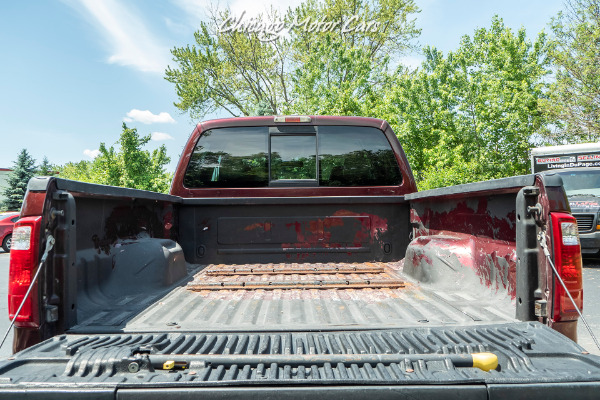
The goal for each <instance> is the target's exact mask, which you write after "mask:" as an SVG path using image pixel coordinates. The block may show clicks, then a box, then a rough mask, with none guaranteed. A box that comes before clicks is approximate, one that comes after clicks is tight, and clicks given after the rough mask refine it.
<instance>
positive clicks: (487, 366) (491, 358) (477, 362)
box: [471, 353, 498, 372]
mask: <svg viewBox="0 0 600 400" xmlns="http://www.w3.org/2000/svg"><path fill="white" fill-rule="evenodd" d="M471 355H472V356H473V367H474V368H479V369H480V370H482V371H485V372H488V371H490V370H492V369H496V368H497V367H498V356H497V355H495V354H494V353H473V354H471Z"/></svg>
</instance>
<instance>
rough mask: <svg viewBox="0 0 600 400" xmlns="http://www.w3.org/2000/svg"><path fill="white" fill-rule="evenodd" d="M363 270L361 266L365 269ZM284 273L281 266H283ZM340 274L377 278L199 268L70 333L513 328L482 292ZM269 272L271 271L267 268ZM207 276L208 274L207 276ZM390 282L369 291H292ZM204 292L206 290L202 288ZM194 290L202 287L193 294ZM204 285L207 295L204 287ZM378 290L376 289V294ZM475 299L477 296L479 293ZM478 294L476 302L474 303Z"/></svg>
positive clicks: (508, 312) (510, 308)
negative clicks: (323, 285) (500, 324)
mask: <svg viewBox="0 0 600 400" xmlns="http://www.w3.org/2000/svg"><path fill="white" fill-rule="evenodd" d="M367 264H368V265H367ZM286 265H289V264H286ZM335 265H336V266H339V267H340V268H342V270H343V271H346V272H347V270H348V268H357V270H358V271H369V269H370V268H374V267H383V269H384V270H383V271H382V272H378V273H373V272H364V273H360V272H358V273H333V274H332V273H326V274H319V273H313V274H311V273H306V272H308V271H305V272H304V273H300V274H294V273H289V272H287V273H284V274H276V273H270V274H256V273H255V274H252V273H248V270H251V269H254V270H257V271H260V270H261V269H265V268H266V269H270V268H273V265H266V264H262V265H244V266H237V267H241V268H242V269H240V271H242V270H244V271H246V272H244V273H242V274H239V275H236V274H235V273H232V270H233V269H234V268H235V267H236V266H222V268H223V270H224V271H226V273H224V275H223V276H220V275H219V274H218V273H215V272H214V271H215V270H218V268H219V266H209V267H207V268H203V269H201V270H200V272H198V270H196V271H195V272H196V274H194V273H192V274H190V277H189V278H188V280H187V282H184V283H183V284H181V283H180V285H179V286H176V287H174V288H173V289H172V290H170V291H168V292H166V294H165V293H163V295H161V296H160V297H158V298H156V299H148V298H139V296H136V297H131V298H125V299H123V301H121V302H119V306H118V307H116V306H113V307H112V308H110V309H105V310H102V311H101V312H98V313H96V314H95V315H94V316H92V317H91V318H87V319H86V320H83V321H80V322H79V324H78V325H76V326H75V327H73V328H72V329H71V330H70V331H71V332H73V333H78V332H79V333H84V332H96V333H98V332H114V331H123V332H156V331H204V332H210V331H221V332H222V331H249V330H251V331H280V330H285V331H290V330H336V329H341V328H343V329H352V328H355V329H365V328H370V329H373V328H389V327H414V326H422V327H426V326H440V325H469V324H489V323H498V322H509V321H515V318H514V305H512V304H511V300H510V298H508V297H501V296H498V295H493V294H492V292H491V291H490V290H489V289H487V288H484V287H483V286H481V287H479V285H475V286H477V287H476V288H473V290H477V291H478V292H476V293H475V292H474V291H473V290H471V291H469V290H468V289H465V286H464V285H458V284H456V285H454V287H452V285H445V286H444V287H443V288H440V287H428V286H426V285H422V284H420V283H418V282H415V281H413V280H411V279H410V278H409V277H407V276H405V275H404V274H403V273H402V272H401V267H402V263H401V262H397V263H375V265H373V264H372V263H361V264H335ZM275 267H278V266H277V265H275ZM324 267H325V269H326V268H330V267H332V266H331V265H330V264H306V263H305V264H293V265H291V267H289V268H292V269H293V268H300V269H303V270H307V269H315V270H316V271H318V270H319V268H322V269H323V268H324ZM211 271H212V272H211ZM344 280H346V281H352V282H359V281H366V282H375V281H377V282H385V281H386V280H388V281H389V282H395V285H390V287H385V284H380V285H377V287H375V288H371V287H364V288H344V289H338V288H327V289H314V288H312V289H306V288H301V287H302V286H301V285H300V286H299V285H296V286H298V288H294V286H295V285H294V283H302V282H304V283H306V282H313V283H314V282H325V283H327V281H336V282H338V283H339V282H340V281H341V282H344ZM219 282H222V283H227V284H236V283H238V284H239V283H241V282H254V283H255V284H256V283H257V282H259V283H260V282H263V283H264V284H265V285H261V286H264V287H268V284H269V282H279V283H281V282H289V284H290V287H291V288H290V289H274V290H268V289H261V288H258V289H257V288H252V289H250V290H247V289H228V288H227V287H226V285H223V286H221V287H219V288H217V289H218V290H215V288H214V286H220V284H219ZM207 283H208V284H209V285H208V287H209V289H203V288H206V287H207V285H206V284H207ZM198 284H201V285H203V286H200V287H199V286H197V285H198ZM211 285H212V286H213V287H211ZM382 286H383V287H382ZM479 291H481V292H479ZM482 293H483V295H482Z"/></svg>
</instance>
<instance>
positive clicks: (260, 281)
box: [187, 262, 406, 291]
mask: <svg viewBox="0 0 600 400" xmlns="http://www.w3.org/2000/svg"><path fill="white" fill-rule="evenodd" d="M399 269H400V263H373V262H365V263H327V264H321V263H318V264H316V263H315V264H308V263H305V264H244V265H224V264H221V265H214V264H212V265H209V266H207V267H206V268H204V269H203V270H202V271H200V272H198V273H197V274H196V275H195V276H194V279H193V280H192V281H191V282H189V283H188V285H187V288H188V289H189V290H193V291H205V290H209V291H213V290H255V289H263V290H277V289H283V290H288V289H289V290H291V289H362V288H372V289H397V288H403V287H405V286H406V282H405V281H404V280H403V279H401V276H400V275H399V273H398V271H399Z"/></svg>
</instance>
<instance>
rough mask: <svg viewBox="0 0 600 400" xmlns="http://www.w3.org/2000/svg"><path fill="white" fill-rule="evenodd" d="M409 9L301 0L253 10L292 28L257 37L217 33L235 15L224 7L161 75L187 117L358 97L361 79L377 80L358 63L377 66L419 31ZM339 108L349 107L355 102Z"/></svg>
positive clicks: (405, 0)
mask: <svg viewBox="0 0 600 400" xmlns="http://www.w3.org/2000/svg"><path fill="white" fill-rule="evenodd" d="M417 12H418V8H417V7H416V6H415V4H414V1H413V0H323V1H320V2H319V1H316V0H308V1H306V2H304V3H303V4H302V5H300V6H299V7H298V8H296V9H294V10H289V12H288V13H287V14H286V15H285V16H280V15H278V14H277V13H276V12H275V11H271V12H270V13H269V14H268V15H265V16H264V18H263V16H260V17H259V18H260V19H263V20H267V21H274V20H278V19H279V20H282V21H284V23H285V26H286V27H293V29H291V30H290V31H289V35H287V36H281V37H279V38H278V39H277V40H265V39H269V38H265V37H263V35H262V34H261V33H260V32H255V33H246V32H237V31H227V32H224V30H227V29H226V28H227V27H229V26H232V23H231V22H230V21H231V20H230V18H234V17H235V16H232V15H231V14H230V12H229V11H225V12H222V13H218V14H215V15H213V16H212V19H211V21H209V22H203V23H202V24H201V26H200V29H199V30H198V31H197V32H196V34H195V44H193V45H188V46H186V47H182V48H175V49H173V50H172V54H173V57H174V60H175V62H176V63H177V68H170V67H169V68H168V69H167V71H166V79H167V80H168V81H169V82H172V83H174V84H175V90H176V92H177V95H178V97H179V102H177V103H175V105H176V106H177V107H178V108H179V109H181V110H182V111H184V112H189V114H190V116H191V117H192V118H193V119H196V118H202V117H204V116H205V115H207V114H210V113H211V112H214V111H216V110H225V111H226V112H228V113H229V114H231V115H232V116H244V115H252V114H255V113H256V114H260V115H267V114H276V113H277V114H279V113H294V112H300V110H301V111H302V112H305V113H311V114H313V113H315V114H316V113H319V108H325V109H330V107H329V106H325V107H322V106H321V101H327V100H329V102H330V103H333V102H335V101H337V100H344V99H348V98H350V99H353V100H354V101H362V98H363V97H364V96H365V93H364V92H365V86H366V85H365V83H367V82H368V80H369V79H370V78H373V80H374V82H371V83H375V85H376V84H377V83H378V82H377V80H376V79H375V78H376V77H377V76H378V75H376V74H372V75H371V76H367V77H364V78H363V77H362V73H363V72H364V69H365V67H366V65H365V64H366V63H370V64H375V65H378V66H379V65H380V64H381V63H385V62H386V61H385V60H386V59H387V58H388V54H389V53H390V52H392V53H393V54H395V55H397V56H400V55H401V54H402V52H403V51H404V50H406V49H407V48H409V47H410V45H411V43H410V42H411V40H412V39H413V38H415V37H416V36H417V35H418V33H419V30H418V29H417V28H416V27H415V24H414V19H413V18H412V15H413V14H415V13H417ZM354 16H357V17H359V18H358V19H357V18H355V17H354ZM360 18H362V19H360ZM365 18H368V19H369V20H368V21H365ZM320 22H323V23H328V22H329V23H330V25H329V28H328V29H324V28H323V26H324V25H319V23H320ZM369 22H372V23H373V24H375V23H377V25H376V26H375V25H368V26H367V24H368V23H369ZM218 28H222V29H218ZM319 56H325V59H324V60H320V59H319ZM355 57H356V59H355ZM323 68H326V70H325V71H324V70H323ZM359 74H361V75H360V76H359ZM357 79H359V80H360V82H355V80H357ZM330 89H335V95H334V97H333V98H332V97H331V96H330V93H331V90H330ZM366 89H370V88H366ZM315 90H316V91H317V93H314V92H313V93H312V95H311V96H309V95H308V94H310V93H311V91H315ZM339 108H340V109H341V110H342V111H341V113H349V112H351V111H350V110H353V109H355V108H356V107H355V106H353V105H350V106H348V107H345V106H343V107H339ZM344 110H347V112H343V111H344Z"/></svg>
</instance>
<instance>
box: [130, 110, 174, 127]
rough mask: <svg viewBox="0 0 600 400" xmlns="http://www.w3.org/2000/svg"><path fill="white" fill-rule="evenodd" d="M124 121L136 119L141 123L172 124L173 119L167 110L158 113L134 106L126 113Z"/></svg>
mask: <svg viewBox="0 0 600 400" xmlns="http://www.w3.org/2000/svg"><path fill="white" fill-rule="evenodd" d="M123 121H125V122H133V121H138V122H141V123H143V124H174V123H175V120H174V119H173V117H171V115H170V114H169V113H168V112H161V113H158V114H152V112H151V111H150V110H144V111H142V110H138V109H136V108H134V109H133V110H131V111H129V112H128V113H127V116H126V117H124V118H123Z"/></svg>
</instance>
